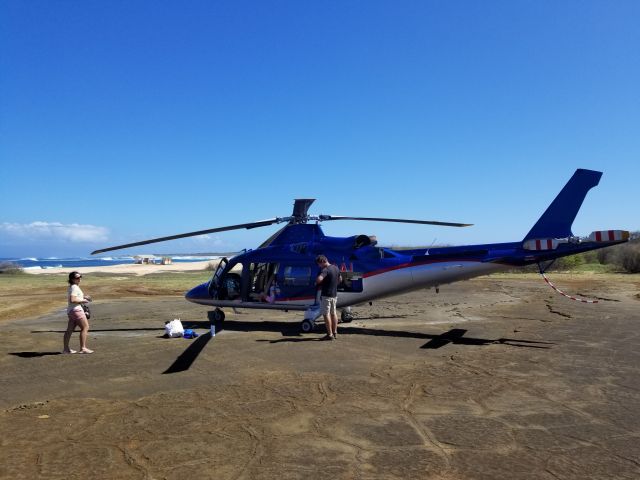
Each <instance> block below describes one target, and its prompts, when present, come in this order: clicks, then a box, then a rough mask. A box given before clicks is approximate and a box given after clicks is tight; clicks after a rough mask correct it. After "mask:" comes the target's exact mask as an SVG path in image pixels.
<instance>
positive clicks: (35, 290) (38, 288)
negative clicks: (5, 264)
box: [0, 272, 209, 322]
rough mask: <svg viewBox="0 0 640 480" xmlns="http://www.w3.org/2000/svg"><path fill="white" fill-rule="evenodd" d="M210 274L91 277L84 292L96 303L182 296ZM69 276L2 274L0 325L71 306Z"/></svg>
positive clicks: (83, 282)
mask: <svg viewBox="0 0 640 480" xmlns="http://www.w3.org/2000/svg"><path fill="white" fill-rule="evenodd" d="M208 276H209V274H208V272H187V273H160V274H153V275H145V276H144V277H139V276H134V275H128V276H124V275H105V274H87V275H84V277H83V281H82V289H83V291H84V292H85V293H86V294H88V295H91V296H92V297H93V298H94V300H96V301H101V300H107V299H115V298H136V297H138V298H139V297H146V298H148V297H151V296H170V297H171V296H182V295H184V293H185V292H186V291H187V290H189V289H190V288H192V287H194V286H196V285H198V284H200V283H202V282H205V281H206V280H207V279H208ZM67 286H68V284H67V275H66V274H56V275H24V274H15V275H12V274H3V275H0V322H1V321H5V320H15V319H19V318H30V317H37V316H39V315H43V314H45V313H47V312H50V311H52V310H55V309H63V308H65V307H66V305H67V300H66V294H67Z"/></svg>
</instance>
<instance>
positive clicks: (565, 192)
mask: <svg viewBox="0 0 640 480" xmlns="http://www.w3.org/2000/svg"><path fill="white" fill-rule="evenodd" d="M601 176H602V172H596V171H594V170H585V169H582V168H580V169H578V170H576V172H575V173H574V174H573V177H571V179H570V180H569V181H568V182H567V184H566V185H565V186H564V188H563V189H562V191H560V193H559V194H558V196H557V197H556V198H555V200H554V201H553V202H552V203H551V205H549V208H547V210H546V211H545V212H544V214H543V215H542V216H541V217H540V219H539V220H538V221H537V222H536V224H535V225H534V226H533V228H532V229H531V231H530V232H529V233H527V235H526V236H525V237H524V241H526V240H529V239H537V238H565V237H571V236H573V233H572V232H571V225H572V224H573V221H574V220H575V218H576V215H577V214H578V210H580V207H581V206H582V202H583V201H584V198H585V197H586V195H587V192H588V191H589V190H591V189H592V188H593V187H595V186H596V185H598V183H599V182H600V177H601Z"/></svg>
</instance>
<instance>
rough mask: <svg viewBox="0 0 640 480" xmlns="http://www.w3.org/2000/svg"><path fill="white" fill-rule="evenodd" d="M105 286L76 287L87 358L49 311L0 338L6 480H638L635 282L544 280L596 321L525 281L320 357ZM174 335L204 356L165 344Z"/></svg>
mask: <svg viewBox="0 0 640 480" xmlns="http://www.w3.org/2000/svg"><path fill="white" fill-rule="evenodd" d="M143 268H145V269H146V268H152V267H143ZM184 275H186V276H189V275H192V274H191V273H185V274H184ZM21 277H25V276H24V275H22V276H21ZM176 277H179V275H176ZM38 278H42V279H43V280H45V279H46V277H38ZM60 278H61V277H60ZM60 278H58V279H57V280H60ZM117 278H119V277H115V279H113V280H109V279H106V280H105V279H99V278H98V277H97V276H96V277H92V276H90V275H89V276H87V277H86V280H87V283H86V284H84V285H83V286H84V287H85V288H86V290H87V291H93V290H98V291H99V294H96V301H95V302H94V305H93V311H94V318H92V320H91V325H92V327H91V332H90V338H89V344H90V346H91V348H93V349H94V350H95V353H94V354H93V355H61V354H60V349H61V342H62V334H63V331H64V328H65V325H66V316H65V312H64V308H63V307H57V308H55V309H53V310H51V311H49V312H47V313H45V314H42V315H38V316H33V317H27V316H24V317H21V318H17V319H15V320H10V321H5V322H2V323H0V333H1V334H2V338H3V342H2V344H1V345H0V352H1V353H0V371H2V376H1V377H0V392H1V394H0V431H2V433H3V434H2V436H1V437H0V478H2V479H76V478H78V479H79V478H84V477H86V476H87V475H88V474H89V473H88V472H91V473H90V475H91V477H92V478H94V479H113V478H119V479H160V478H163V479H180V478H184V477H185V476H188V477H189V478H192V479H282V478H288V479H296V478H300V479H302V478H305V479H308V478H314V479H315V478H331V479H353V478H359V479H381V478H382V479H407V478H412V479H414V478H415V479H441V480H466V479H469V480H472V479H473V480H478V479H480V480H482V479H486V480H499V479H505V480H507V479H508V480H518V479H527V480H533V479H536V480H540V479H542V480H557V479H558V478H562V479H569V480H574V479H575V480H578V479H580V480H584V479H629V480H631V479H636V478H640V447H639V445H640V417H639V416H638V414H637V413H638V411H640V337H639V336H638V335H637V334H636V333H635V332H636V330H637V326H638V323H639V322H640V314H639V313H638V312H639V311H640V309H639V308H638V305H639V299H640V279H638V278H637V276H635V277H634V276H630V275H627V276H622V275H619V276H616V275H603V276H600V275H577V276H570V275H566V276H561V277H559V278H554V280H556V281H557V283H558V284H559V285H560V286H561V287H563V288H564V289H565V290H566V291H569V292H572V293H579V294H581V295H583V296H589V297H596V298H599V302H600V303H598V304H595V305H587V304H582V303H579V302H573V301H570V300H568V299H566V298H564V297H561V296H559V295H558V294H556V293H555V292H553V291H552V290H550V289H549V288H548V287H547V286H546V285H545V284H544V282H543V281H542V280H541V279H539V278H537V277H536V276H526V275H525V276H496V277H487V278H479V279H475V280H471V281H468V282H461V283H457V284H454V285H450V286H446V287H442V288H441V290H440V294H435V292H433V291H432V290H431V291H416V292H412V293H409V294H405V295H401V296H397V297H393V298H389V299H386V300H382V301H379V302H374V304H373V305H372V306H369V305H365V306H362V307H359V308H357V309H355V314H356V318H355V320H354V321H353V322H352V323H349V324H341V325H340V328H339V336H338V340H337V341H334V342H322V341H319V339H320V338H321V336H322V332H318V333H312V334H308V335H302V334H300V332H299V327H298V326H299V321H300V320H301V319H300V318H299V317H300V315H299V314H296V313H284V312H263V311H237V312H236V311H233V310H228V311H227V312H226V313H227V319H226V320H225V322H224V324H223V325H220V328H219V330H218V332H217V335H216V336H215V337H211V336H210V334H209V333H207V332H208V325H209V324H208V320H207V315H208V310H207V309H206V308H204V307H202V306H198V305H194V304H190V303H189V302H186V301H185V300H184V299H183V298H182V297H181V296H179V295H174V294H166V293H162V292H163V291H162V290H160V289H156V287H154V285H153V284H151V283H148V282H149V281H150V280H151V278H152V276H149V277H145V276H143V277H135V278H134V280H136V281H137V282H138V283H139V284H140V288H145V289H146V290H145V292H144V294H142V293H140V294H139V295H138V296H137V297H136V298H131V297H127V298H125V297H121V296H115V297H113V298H106V296H107V293H108V292H109V289H110V288H112V289H117V288H118V285H119V284H118V282H120V281H124V280H116V279H117ZM29 279H31V280H33V279H34V277H28V278H27V280H29ZM62 279H63V278H62ZM57 280H56V282H57ZM98 280H100V281H101V282H108V281H110V282H111V283H101V284H99V283H98ZM189 281H192V279H189ZM92 282H94V283H92ZM98 287H99V288H98ZM135 294H136V292H133V293H131V294H130V295H132V296H133V295H135ZM178 317H179V318H181V319H182V321H183V322H184V324H185V325H186V326H190V327H192V328H194V329H196V331H197V332H199V333H200V336H199V337H198V338H196V339H195V340H186V339H181V338H176V339H164V338H161V336H162V333H163V324H164V321H165V320H169V319H172V318H178ZM72 344H73V345H74V346H75V345H76V344H77V334H76V335H74V337H73V339H72Z"/></svg>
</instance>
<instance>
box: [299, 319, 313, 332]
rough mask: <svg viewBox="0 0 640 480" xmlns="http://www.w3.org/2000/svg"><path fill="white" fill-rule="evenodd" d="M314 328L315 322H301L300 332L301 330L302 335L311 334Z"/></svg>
mask: <svg viewBox="0 0 640 480" xmlns="http://www.w3.org/2000/svg"><path fill="white" fill-rule="evenodd" d="M315 326H316V324H315V322H312V321H311V320H303V321H302V323H301V324H300V330H302V333H311V332H313V329H314V328H315Z"/></svg>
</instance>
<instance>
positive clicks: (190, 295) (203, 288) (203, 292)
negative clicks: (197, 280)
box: [184, 283, 210, 303]
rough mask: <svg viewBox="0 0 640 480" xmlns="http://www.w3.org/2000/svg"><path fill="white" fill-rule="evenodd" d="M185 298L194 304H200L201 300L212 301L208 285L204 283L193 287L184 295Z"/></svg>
mask: <svg viewBox="0 0 640 480" xmlns="http://www.w3.org/2000/svg"><path fill="white" fill-rule="evenodd" d="M184 298H186V299H187V300H189V301H190V302H194V303H199V302H200V301H201V300H210V298H209V288H208V283H202V284H200V285H198V286H197V287H193V288H192V289H191V290H189V291H188V292H187V293H185V294H184Z"/></svg>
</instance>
